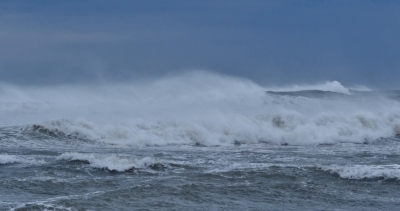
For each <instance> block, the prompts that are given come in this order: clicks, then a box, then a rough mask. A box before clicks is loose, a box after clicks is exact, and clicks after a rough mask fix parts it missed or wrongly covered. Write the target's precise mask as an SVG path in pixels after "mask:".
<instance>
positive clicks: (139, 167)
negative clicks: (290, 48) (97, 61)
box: [0, 72, 400, 211]
mask: <svg viewBox="0 0 400 211" xmlns="http://www.w3.org/2000/svg"><path fill="white" fill-rule="evenodd" d="M399 133H400V93H399V92H398V91H387V92H380V91H372V90H369V89H368V88H367V87H362V86H359V87H358V89H354V88H353V89H350V88H347V87H344V86H343V85H342V84H340V82H338V81H330V82H326V83H319V84H314V85H302V86H299V85H296V86H295V85H293V86H286V87H264V86H260V85H258V84H256V83H253V82H252V81H249V80H245V79H241V78H235V77H229V76H224V75H216V74H211V73H206V72H192V73H188V74H185V75H178V76H171V77H165V78H160V79H154V80H149V81H146V82H142V83H101V84H100V83H99V84H80V85H55V86H42V87H40V86H36V87H27V86H26V87H25V86H14V85H7V84H1V85H0V170H1V173H0V179H1V180H0V190H5V191H0V210H74V211H75V210H134V209H150V210H182V209H187V210H221V209H229V210H265V209H266V207H267V208H268V209H271V210H310V209H315V210H335V209H338V208H340V209H344V210H376V209H384V210H393V209H394V208H396V207H398V206H400V200H399V199H398V197H397V196H398V194H399V193H400V192H399V191H398V190H399V180H400V168H399V162H400V156H399V153H398V152H399V150H400V148H399V144H398V143H399V141H400V139H399V136H397V135H398V134H399ZM339 193H340V194H339ZM376 193H379V197H377V195H376ZM366 201H368V202H369V203H366Z"/></svg>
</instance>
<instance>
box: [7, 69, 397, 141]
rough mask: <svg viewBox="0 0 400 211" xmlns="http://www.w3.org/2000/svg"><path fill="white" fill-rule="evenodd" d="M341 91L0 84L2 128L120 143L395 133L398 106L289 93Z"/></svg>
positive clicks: (179, 80)
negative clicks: (40, 128)
mask: <svg viewBox="0 0 400 211" xmlns="http://www.w3.org/2000/svg"><path fill="white" fill-rule="evenodd" d="M308 89H312V90H321V91H327V92H338V93H343V96H339V97H335V98H329V97H322V98H306V97H302V96H285V95H274V94H269V93H267V92H266V91H268V90H275V91H282V90H289V89H288V88H272V89H271V88H266V87H262V86H260V85H257V84H255V83H253V82H251V81H248V80H245V79H241V78H233V77H228V76H222V75H215V74H211V73H205V72H193V73H190V74H186V75H181V76H175V77H167V78H162V79H157V80H152V81H147V82H143V83H136V84H129V83H125V84H107V83H105V84H91V85H60V86H49V87H15V86H11V85H5V84H3V85H1V86H0V92H1V99H0V108H1V110H0V115H1V116H2V118H1V124H2V125H4V126H21V127H27V126H30V125H33V124H36V125H41V126H43V127H45V128H47V129H49V130H56V131H60V132H62V133H64V134H66V135H68V134H78V136H79V137H80V138H84V139H89V140H94V141H99V142H107V143H114V144H122V145H124V144H125V145H168V144H189V145H193V144H201V145H208V146H209V145H231V144H234V143H259V142H266V143H273V144H319V143H335V142H365V141H374V140H376V139H378V138H381V137H390V136H393V135H396V134H397V133H399V131H400V116H399V113H400V112H399V111H400V107H399V102H398V101H396V100H394V99H389V98H387V97H385V96H383V95H374V96H373V97H358V96H355V95H352V94H351V93H350V91H349V89H347V88H345V87H343V86H342V85H341V84H340V83H339V82H337V81H333V82H327V83H325V84H318V85H307V86H293V87H291V88H290V90H291V91H301V90H308Z"/></svg>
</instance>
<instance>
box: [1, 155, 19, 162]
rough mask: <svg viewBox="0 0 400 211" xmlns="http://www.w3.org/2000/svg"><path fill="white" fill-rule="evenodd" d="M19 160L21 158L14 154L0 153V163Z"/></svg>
mask: <svg viewBox="0 0 400 211" xmlns="http://www.w3.org/2000/svg"><path fill="white" fill-rule="evenodd" d="M20 160H21V159H20V158H18V157H17V156H15V155H7V154H3V155H0V164H11V163H19V162H20Z"/></svg>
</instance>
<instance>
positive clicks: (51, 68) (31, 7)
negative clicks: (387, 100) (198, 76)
mask: <svg viewBox="0 0 400 211" xmlns="http://www.w3.org/2000/svg"><path fill="white" fill-rule="evenodd" d="M399 11H400V1H390V0H387V1H372V0H371V1H368V0H365V1H357V0H354V1H340V0H338V1H325V0H315V1H314V0H298V1H297V0H292V1H282V0H279V1H278V0H277V1H265V0H261V1H256V0H254V1H180V0H176V1H175V0H160V1H130V0H126V1H122V0H120V1H100V0H86V1H78V0H71V1H67V0H65V1H43V0H42V1H28V0H27V1H11V0H10V1H0V81H1V82H6V83H14V84H21V85H22V84H39V85H40V84H59V83H87V82H96V81H108V80H110V81H122V80H142V79H147V78H153V77H163V76H165V75H171V74H179V73H182V72H186V71H191V70H194V69H203V70H207V71H211V72H218V73H222V74H227V75H233V76H239V77H244V78H248V79H250V80H253V81H255V82H257V83H260V84H266V85H287V84H293V83H317V82H321V81H327V80H331V81H332V80H337V81H340V82H341V83H343V84H346V85H354V84H363V85H367V86H371V87H376V88H382V89H389V88H390V89H398V88H400V85H399V82H398V81H399V79H400V40H399V39H400V12H399Z"/></svg>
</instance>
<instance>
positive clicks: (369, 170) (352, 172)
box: [320, 164, 400, 179]
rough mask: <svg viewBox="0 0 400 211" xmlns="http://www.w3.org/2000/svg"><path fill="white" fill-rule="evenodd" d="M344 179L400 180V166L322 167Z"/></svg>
mask: <svg viewBox="0 0 400 211" xmlns="http://www.w3.org/2000/svg"><path fill="white" fill-rule="evenodd" d="M320 168H321V169H322V170H324V171H327V172H330V173H334V174H338V175H339V176H340V177H341V178H344V179H375V178H377V179H379V178H383V179H400V165H397V164H392V165H354V166H321V167H320Z"/></svg>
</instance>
